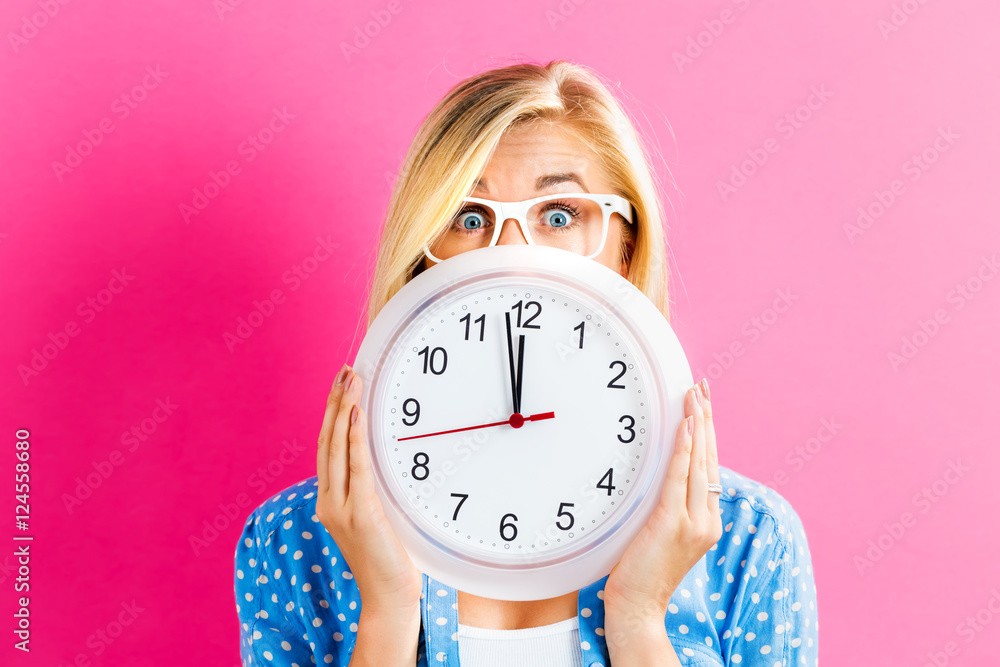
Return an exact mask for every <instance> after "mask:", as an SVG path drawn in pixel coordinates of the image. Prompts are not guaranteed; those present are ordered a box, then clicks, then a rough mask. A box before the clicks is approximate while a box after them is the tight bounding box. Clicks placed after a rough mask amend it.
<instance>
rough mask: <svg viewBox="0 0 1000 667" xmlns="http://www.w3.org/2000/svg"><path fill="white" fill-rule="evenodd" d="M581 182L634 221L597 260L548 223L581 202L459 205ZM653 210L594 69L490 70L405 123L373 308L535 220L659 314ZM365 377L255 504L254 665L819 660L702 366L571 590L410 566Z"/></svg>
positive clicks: (785, 522) (801, 574)
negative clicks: (604, 553)
mask: <svg viewBox="0 0 1000 667" xmlns="http://www.w3.org/2000/svg"><path fill="white" fill-rule="evenodd" d="M579 192H585V193H602V194H604V193H607V194H610V193H614V194H618V195H620V196H622V197H624V198H625V199H626V200H627V201H628V202H630V203H631V205H632V209H633V215H632V217H633V220H632V222H631V223H629V222H628V221H626V220H625V219H624V218H622V217H621V216H620V215H619V214H617V213H616V214H614V216H613V217H612V224H610V225H609V226H608V227H607V229H606V231H605V233H604V236H603V238H601V245H600V246H599V247H598V249H597V251H596V254H594V248H593V246H590V247H587V248H584V247H583V246H575V245H574V244H573V243H572V242H570V241H567V240H565V239H566V238H569V236H570V235H559V234H549V235H548V236H544V234H545V230H549V231H551V230H552V229H553V228H558V227H566V226H568V225H572V224H574V219H573V216H574V215H575V213H573V212H572V211H567V210H563V211H562V212H558V211H557V212H555V213H553V214H551V215H550V213H549V211H548V210H546V211H544V212H543V214H541V215H540V216H537V217H532V216H531V215H530V214H529V216H528V218H529V219H528V220H527V221H526V222H525V226H524V227H520V226H519V225H518V224H516V223H514V222H513V221H512V220H507V221H503V220H493V219H491V217H490V215H489V211H488V210H487V209H485V208H482V207H475V206H473V207H469V206H467V205H464V204H463V201H462V200H463V198H464V197H466V196H476V197H480V198H484V199H489V200H493V201H503V202H519V201H524V200H527V199H532V198H536V197H540V196H543V195H547V194H572V193H579ZM456 212H457V213H456ZM661 220H662V214H661V212H660V205H659V200H658V195H657V190H656V187H655V184H654V181H653V178H652V174H651V170H650V169H649V166H648V162H647V158H646V155H645V153H644V151H643V149H642V147H641V144H640V142H639V140H638V138H637V135H636V133H635V130H634V128H633V126H632V123H631V122H630V120H629V119H628V117H627V116H626V115H625V113H624V112H623V110H622V109H621V107H620V106H619V104H618V103H617V101H616V100H615V99H614V97H613V96H612V95H611V94H610V92H609V91H608V89H607V87H606V86H605V85H603V84H602V83H601V81H600V79H599V78H598V77H597V76H596V75H595V74H593V73H592V72H590V71H589V70H587V69H585V68H583V67H580V66H578V65H573V64H569V63H567V62H564V61H554V62H551V63H549V64H548V65H547V66H541V65H535V64H519V65H513V66H510V67H505V68H500V69H495V70H492V71H487V72H484V73H482V74H480V75H477V76H474V77H471V78H470V79H468V80H466V81H464V82H462V83H460V84H459V85H458V86H456V87H455V88H454V89H453V90H452V91H451V92H450V93H449V94H448V95H447V96H446V97H445V99H444V100H442V101H441V102H440V103H439V104H438V106H437V107H436V108H435V109H434V111H433V112H432V113H431V114H430V115H429V116H428V118H427V119H426V120H425V122H424V123H423V125H422V126H421V128H420V131H419V132H418V134H417V136H416V138H415V139H414V142H413V144H412V146H411V148H410V151H409V153H408V155H407V157H406V160H405V164H404V167H403V170H402V172H401V174H400V177H399V180H398V183H397V186H396V188H395V191H394V192H393V196H392V201H391V203H390V207H389V212H388V215H387V219H386V223H385V225H384V228H383V231H382V238H381V242H380V246H379V255H378V262H377V266H376V269H375V275H374V280H373V283H372V285H371V287H370V296H369V305H368V323H369V324H370V323H371V321H372V320H373V319H374V318H375V316H376V315H377V314H378V311H379V310H380V309H381V308H382V307H383V306H384V305H385V304H386V302H388V300H389V299H390V298H391V297H392V295H394V294H395V293H396V292H397V291H398V290H399V289H400V288H401V287H402V286H403V285H404V284H405V283H406V282H407V281H408V280H410V279H412V278H413V277H414V276H415V275H417V274H418V273H420V272H421V271H423V270H425V269H427V268H429V267H430V266H431V265H433V264H434V262H435V261H447V258H448V257H451V256H454V255H455V254H457V253H459V252H464V251H466V250H469V249H472V248H475V247H480V246H482V245H489V243H490V242H491V240H494V241H495V242H496V243H526V242H527V239H526V238H525V234H527V235H530V236H531V237H532V238H534V239H541V238H543V237H545V238H549V239H552V240H551V241H548V242H547V243H550V244H552V245H556V246H559V245H560V244H563V246H564V249H565V250H567V251H570V252H579V253H581V254H584V255H586V256H591V255H593V259H594V260H595V261H599V262H601V263H603V264H604V265H605V266H608V267H609V268H612V269H613V270H616V271H618V272H620V273H621V275H623V276H624V277H626V278H627V279H628V280H630V281H631V282H632V283H634V284H635V285H636V286H637V287H638V288H639V289H640V290H642V291H643V292H644V293H645V294H646V295H647V296H648V297H649V298H650V300H652V302H653V303H654V304H656V305H657V307H659V308H660V310H661V311H662V312H663V313H664V316H668V311H667V307H666V297H667V293H666V271H665V266H666V261H665V249H664V243H663V232H662V222H661ZM441 221H446V222H445V223H444V224H442V222H441ZM519 222H520V221H519ZM497 225H500V233H499V236H497V237H495V238H494V231H495V230H496V229H497V227H496V226H497ZM532 230H535V231H532ZM536 242H537V240H536ZM361 391H362V387H361V380H360V378H358V376H356V375H355V374H354V373H353V372H352V370H351V369H350V367H348V366H346V365H345V366H344V368H342V369H341V370H340V372H339V373H338V374H337V377H336V379H335V381H334V384H333V388H332V391H331V393H330V396H329V399H328V401H327V407H326V414H325V416H324V420H323V425H322V427H321V431H320V436H319V446H318V453H317V476H316V477H313V478H310V479H307V480H303V481H302V482H299V483H298V484H296V485H294V486H292V487H290V488H288V489H285V490H284V491H282V492H281V493H280V494H278V495H276V496H275V497H274V498H271V499H270V500H268V501H266V502H264V503H263V504H262V505H261V506H260V507H258V508H257V509H256V510H254V512H253V513H252V514H251V515H250V517H249V519H248V520H247V523H246V526H245V529H244V531H243V535H241V537H240V541H239V543H238V544H237V550H236V579H235V582H236V595H237V610H238V613H239V617H240V623H241V630H242V643H241V651H242V655H243V658H244V664H245V665H250V664H253V663H261V664H265V665H267V664H274V665H283V666H291V665H299V666H300V667H305V665H308V664H312V663H315V664H337V665H347V664H351V665H380V666H391V665H414V664H419V665H433V664H450V665H458V664H459V662H460V661H461V663H462V664H464V665H465V667H476V666H477V665H508V664H516V665H547V666H554V665H559V666H561V665H608V664H610V665H615V666H616V667H618V666H621V665H642V664H657V665H661V664H664V665H737V664H739V665H754V666H757V665H761V666H763V665H767V667H772V666H775V667H778V666H782V665H787V666H788V667H792V666H798V665H816V663H817V648H818V644H817V642H818V623H817V615H816V592H815V584H814V580H813V574H812V564H811V559H810V553H809V548H808V544H807V541H806V537H805V533H804V530H803V527H802V523H801V521H800V519H799V517H798V515H797V514H796V513H795V511H794V510H793V509H792V507H791V506H790V505H789V504H788V503H787V501H785V500H784V499H783V498H782V497H781V496H779V495H778V494H777V493H775V492H774V491H772V490H770V489H768V488H767V487H765V486H763V485H761V484H759V483H756V482H754V481H752V480H750V479H748V478H746V477H744V476H742V475H739V474H738V473H736V472H733V471H731V470H728V469H726V468H724V467H720V466H719V465H718V457H717V450H716V439H715V430H714V427H713V421H712V410H713V408H712V403H711V400H710V397H709V389H708V382H707V380H705V379H703V380H702V381H701V382H699V383H698V384H697V385H695V387H693V388H692V389H691V390H690V391H689V392H688V394H687V396H686V397H685V406H684V410H685V419H684V420H683V421H682V423H681V425H680V427H679V429H678V431H677V433H676V435H675V438H676V440H675V452H674V455H673V457H672V459H671V461H670V463H669V468H668V471H667V476H666V479H665V481H664V485H663V492H662V494H661V498H660V503H659V506H658V508H657V511H656V512H655V513H654V514H653V515H652V517H651V518H650V520H649V522H648V523H647V525H646V526H645V527H644V528H643V530H642V531H641V532H640V533H639V534H638V536H637V537H636V538H635V540H634V541H633V542H632V543H631V544H630V545H629V547H628V549H627V550H626V551H625V553H624V555H623V556H622V558H621V559H620V561H619V562H618V564H617V565H616V566H615V567H614V568H613V569H612V570H611V572H610V573H608V574H607V575H606V576H604V577H603V578H601V579H600V580H598V581H596V582H594V583H593V584H591V585H589V586H587V587H585V588H583V589H581V590H580V591H573V592H572V593H570V594H567V595H563V596H560V597H556V598H551V599H547V600H538V601H528V602H511V601H501V600H491V599H487V598H481V597H477V596H474V595H471V594H467V593H465V592H463V591H456V590H454V589H452V588H450V587H448V586H446V585H444V584H442V583H441V582H437V581H433V580H431V579H430V578H429V577H427V576H426V575H424V574H422V573H421V572H420V571H419V570H417V569H416V568H415V567H414V565H413V563H412V562H411V561H410V559H409V557H408V555H407V554H406V551H405V550H404V549H403V548H402V546H401V545H400V543H399V541H398V539H397V538H396V536H395V534H394V533H393V531H392V529H391V528H390V526H389V525H388V523H387V522H386V519H385V515H384V513H383V508H382V505H381V502H380V500H379V499H378V497H377V495H376V494H375V491H374V486H373V480H372V471H371V465H370V460H369V458H368V456H369V455H368V450H367V443H366V440H365V437H366V436H365V434H366V425H367V416H366V415H365V413H364V411H363V410H361V409H360V408H359V407H358V403H359V401H360V397H361ZM719 483H721V487H717V488H719V489H721V494H720V492H719V491H718V490H716V489H715V488H713V486H712V485H717V484H719ZM720 496H721V497H720Z"/></svg>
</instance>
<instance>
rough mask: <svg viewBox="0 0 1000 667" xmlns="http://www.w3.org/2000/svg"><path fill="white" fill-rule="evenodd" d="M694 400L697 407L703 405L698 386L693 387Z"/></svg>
mask: <svg viewBox="0 0 1000 667" xmlns="http://www.w3.org/2000/svg"><path fill="white" fill-rule="evenodd" d="M694 398H695V400H696V401H698V405H703V403H702V401H701V387H699V386H698V385H695V386H694Z"/></svg>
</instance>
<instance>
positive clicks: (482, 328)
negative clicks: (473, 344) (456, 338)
mask: <svg viewBox="0 0 1000 667" xmlns="http://www.w3.org/2000/svg"><path fill="white" fill-rule="evenodd" d="M459 322H465V340H469V327H470V325H471V324H472V323H473V322H475V323H476V324H478V325H479V342H480V343H481V342H483V335H484V334H485V333H486V315H480V316H479V317H477V318H476V319H475V320H473V319H472V314H471V313H466V315H465V317H463V318H462V319H460V320H459Z"/></svg>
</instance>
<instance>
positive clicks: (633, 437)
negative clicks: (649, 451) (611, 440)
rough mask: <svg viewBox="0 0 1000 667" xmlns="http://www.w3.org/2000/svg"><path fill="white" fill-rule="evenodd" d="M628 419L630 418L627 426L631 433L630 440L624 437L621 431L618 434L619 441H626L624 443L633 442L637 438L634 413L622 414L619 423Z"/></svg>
mask: <svg viewBox="0 0 1000 667" xmlns="http://www.w3.org/2000/svg"><path fill="white" fill-rule="evenodd" d="M626 419H627V420H629V424H628V426H626V427H625V430H626V431H628V433H629V435H628V440H626V439H625V438H623V437H622V434H621V433H619V434H618V441H619V442H624V443H626V444H628V443H630V442H632V441H633V440H635V429H634V428H632V427H633V426H635V417H633V416H632V415H622V417H621V419H619V420H618V423H619V424H620V423H622V422H623V421H625V420H626Z"/></svg>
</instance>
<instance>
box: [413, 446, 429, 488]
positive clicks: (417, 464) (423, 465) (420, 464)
mask: <svg viewBox="0 0 1000 667" xmlns="http://www.w3.org/2000/svg"><path fill="white" fill-rule="evenodd" d="M421 456H422V457H424V460H423V461H421V460H419V459H420V457H421ZM430 460H431V457H429V456H427V453H426V452H417V453H416V454H414V455H413V464H414V465H413V468H411V469H410V474H411V475H413V479H419V480H421V481H423V480H425V479H427V475H428V474H429V473H430V470H429V469H428V468H427V462H428V461H430ZM417 470H423V475H422V476H421V475H418V474H417Z"/></svg>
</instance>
